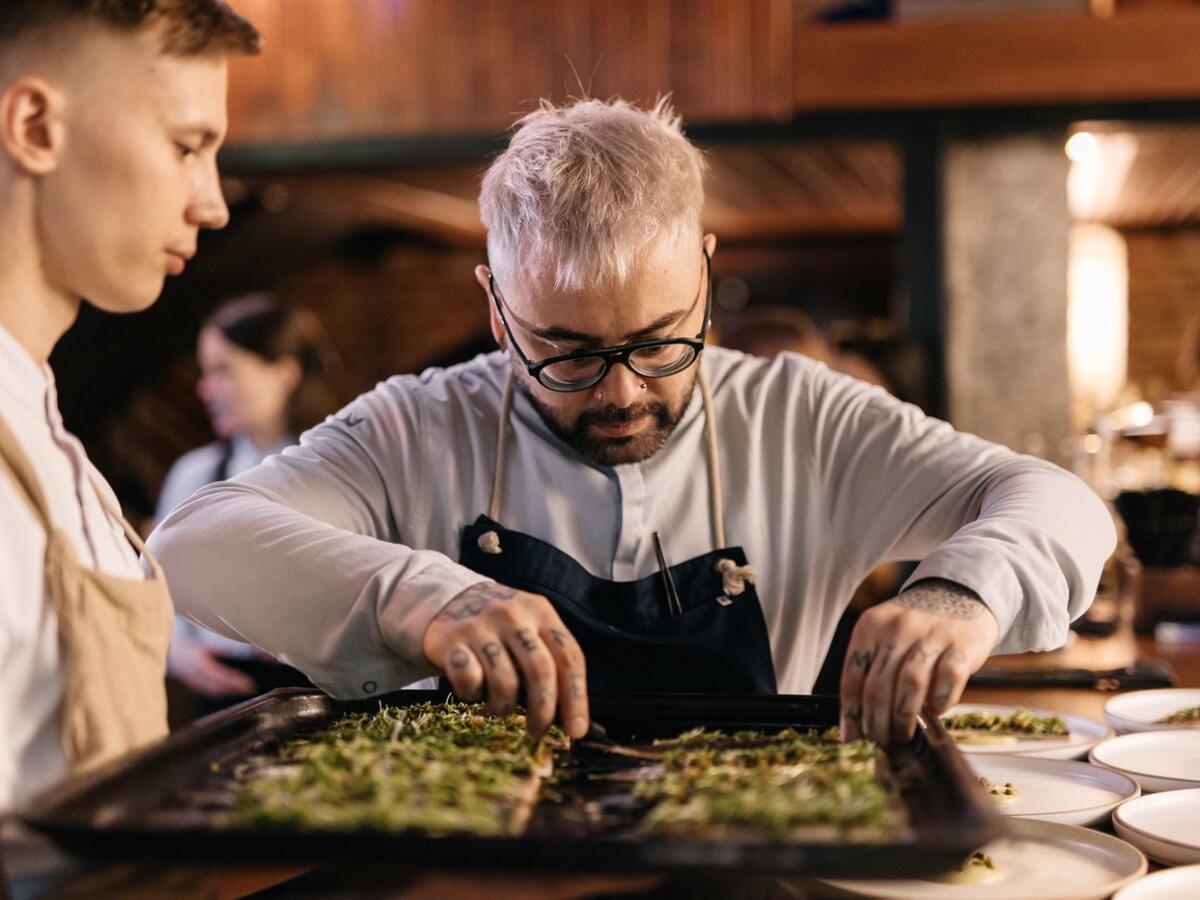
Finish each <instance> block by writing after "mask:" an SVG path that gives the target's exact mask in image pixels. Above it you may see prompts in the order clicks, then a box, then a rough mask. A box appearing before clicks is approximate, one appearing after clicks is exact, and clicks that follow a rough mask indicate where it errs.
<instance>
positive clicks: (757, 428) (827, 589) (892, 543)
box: [150, 347, 1116, 697]
mask: <svg viewBox="0 0 1200 900" xmlns="http://www.w3.org/2000/svg"><path fill="white" fill-rule="evenodd" d="M701 364H702V365H703V366H704V367H705V372H706V373H707V375H708V378H709V381H710V384H711V386H712V393H713V401H714V408H715V416H716V432H717V437H718V442H719V444H720V467H721V468H720V471H721V480H722V484H723V488H724V515H725V526H726V533H727V536H728V537H727V539H728V541H729V543H730V544H739V545H741V546H743V547H744V548H745V551H746V554H747V556H748V558H749V561H750V562H751V563H752V564H753V566H754V567H755V570H756V571H757V574H758V580H757V589H758V594H759V597H760V600H761V603H762V607H763V613H764V615H765V618H766V624H767V631H768V634H769V637H770V643H771V651H772V656H773V660H774V666H775V674H776V679H777V683H778V686H779V690H780V691H781V692H799V693H803V692H807V691H809V690H810V689H811V687H812V684H813V681H814V680H815V678H816V675H817V673H818V671H819V669H820V667H821V663H822V661H823V659H824V656H825V654H826V650H827V647H828V645H829V642H830V640H831V638H832V635H833V632H834V628H835V627H836V624H837V621H838V618H839V616H840V615H841V613H842V611H843V609H844V608H845V606H846V604H847V602H848V600H849V598H850V596H851V594H852V592H853V590H854V588H855V586H856V585H857V584H858V583H859V582H860V581H861V580H862V578H863V577H864V576H865V575H866V574H867V573H868V572H869V571H870V570H871V569H872V568H873V567H874V566H875V565H876V564H877V563H879V562H880V561H882V560H888V559H911V560H921V563H920V565H919V566H918V567H917V569H916V571H915V572H914V574H913V575H912V577H911V578H910V583H911V582H912V581H915V580H919V579H923V578H930V577H938V578H945V579H949V580H951V581H955V582H958V583H959V584H962V585H965V586H966V587H968V588H970V589H972V590H973V591H975V592H976V593H978V594H979V596H980V597H981V598H982V599H983V602H984V603H985V604H986V605H987V606H988V608H989V609H990V610H991V611H992V612H993V613H994V614H995V616H996V619H997V621H998V622H999V626H1000V642H999V645H998V647H997V650H998V651H1000V652H1010V651H1019V650H1045V649H1050V648H1054V647H1058V646H1060V645H1061V644H1062V643H1063V642H1064V640H1065V638H1066V634H1067V625H1068V622H1069V621H1070V620H1071V619H1073V618H1075V617H1077V616H1079V615H1080V614H1081V613H1082V612H1083V611H1084V610H1085V609H1086V608H1087V606H1088V605H1089V603H1090V602H1091V599H1092V597H1093V596H1094V593H1095V588H1096V584H1097V582H1098V579H1099V575H1100V570H1101V567H1102V565H1103V563H1104V560H1105V559H1106V557H1107V556H1108V554H1109V553H1110V552H1111V551H1112V549H1113V547H1114V545H1115V541H1116V536H1115V531H1114V528H1113V524H1112V522H1111V520H1110V518H1109V516H1108V513H1107V512H1106V510H1105V508H1104V506H1103V505H1102V504H1101V502H1100V500H1099V499H1098V498H1097V497H1096V496H1095V495H1094V494H1092V493H1091V492H1090V491H1089V490H1088V489H1087V488H1086V487H1085V486H1084V485H1083V484H1082V483H1081V482H1080V481H1079V480H1077V479H1076V478H1075V477H1074V476H1072V475H1070V474H1068V473H1067V472H1064V471H1063V470H1061V469H1059V468H1057V467H1055V466H1053V465H1050V464H1048V463H1046V462H1043V461H1040V460H1037V459H1033V458H1030V457H1026V456H1019V455H1017V454H1015V453H1012V452H1011V451H1009V450H1006V449H1005V448H1003V447H1000V446H997V445H995V444H991V443H988V442H986V441H983V440H981V439H979V438H977V437H973V436H971V435H967V434H961V433H958V432H955V431H954V430H953V429H952V428H951V427H950V426H949V425H947V424H946V423H944V422H940V421H937V420H935V419H931V418H928V417H926V416H925V415H923V414H922V413H921V411H920V410H918V409H917V408H916V407H913V406H910V405H906V404H903V403H901V402H900V401H898V400H896V399H895V398H893V397H892V396H890V395H889V394H887V393H886V392H884V391H883V390H880V389H879V388H876V387H872V386H870V385H867V384H864V383H862V382H859V381H856V380H854V379H852V378H849V377H846V376H843V375H838V374H835V373H833V372H831V371H830V370H829V369H827V368H826V367H825V366H824V365H822V364H819V363H816V362H814V361H812V360H810V359H808V358H806V357H802V356H799V355H795V354H787V353H785V354H782V355H781V356H779V357H777V358H776V359H775V360H773V361H771V360H766V359H760V358H756V357H749V356H745V355H743V354H741V353H738V352H735V351H730V350H723V349H719V348H711V347H710V348H708V349H706V350H705V351H704V354H703V356H702V363H701ZM508 372H509V363H508V361H507V360H506V358H505V357H504V356H503V354H501V353H492V354H490V355H486V356H480V357H477V358H476V359H474V360H473V361H471V362H468V363H464V364H462V365H459V366H455V367H453V368H450V369H445V370H443V369H431V370H428V371H426V372H424V373H423V374H421V375H419V376H397V377H394V378H392V379H390V380H388V381H386V382H383V383H381V384H380V385H378V386H377V387H376V388H375V389H374V390H373V391H370V392H368V393H366V394H363V395H362V396H360V397H359V398H358V399H357V400H355V401H354V402H353V403H351V404H350V405H349V406H347V407H346V408H345V409H344V410H343V411H342V412H341V413H340V414H338V415H337V416H335V417H330V418H329V419H328V420H327V421H326V422H325V423H324V424H322V425H320V426H318V427H316V428H314V429H312V430H311V431H309V432H307V433H305V434H304V435H303V436H302V438H301V441H300V445H299V446H298V447H293V448H289V449H288V450H286V451H284V452H283V453H282V454H280V455H279V456H275V457H272V458H271V459H269V460H268V461H267V462H266V463H264V464H263V465H261V466H259V467H258V468H256V469H253V470H251V471H250V472H248V473H246V474H243V475H241V476H239V477H237V478H235V479H233V481H231V482H226V483H223V484H220V485H213V486H211V487H208V488H205V489H203V490H201V491H199V492H198V493H197V494H195V495H194V496H193V497H192V498H191V499H189V500H187V501H186V502H184V503H183V504H182V505H181V506H180V507H179V508H177V509H176V510H175V511H174V512H173V513H172V514H171V515H170V516H169V517H168V518H167V519H166V521H165V522H163V524H162V525H161V526H160V527H159V528H158V530H157V531H156V532H155V533H154V534H153V535H152V536H151V540H150V547H151V549H152V551H153V552H154V553H155V554H156V555H157V556H158V558H159V560H160V561H161V563H162V565H163V567H164V569H165V570H166V573H167V577H168V580H169V582H170V585H171V590H172V594H173V596H174V598H175V602H176V605H177V607H178V609H179V610H181V611H182V612H183V613H184V614H186V615H188V616H189V617H191V618H193V619H194V620H195V621H197V622H199V623H200V624H202V625H204V626H206V627H208V628H212V629H215V630H218V631H221V632H223V633H225V634H228V635H230V636H233V637H241V638H243V639H245V640H248V641H251V642H253V643H254V644H256V645H258V646H260V647H263V648H264V649H266V650H267V651H269V652H270V653H272V654H274V655H276V656H278V657H280V658H281V659H282V660H284V661H286V662H287V663H289V664H290V665H293V666H295V667H296V668H298V669H300V670H301V671H302V672H304V673H305V674H306V675H307V676H308V677H309V678H310V679H311V680H312V681H313V682H314V683H315V684H317V685H318V686H320V687H322V688H324V689H325V690H327V691H328V692H329V693H330V694H332V695H333V696H335V697H356V696H363V695H366V694H372V693H375V692H382V691H386V690H391V689H395V688H399V687H401V686H403V685H405V684H408V683H409V682H412V681H414V680H416V679H418V678H421V677H425V676H427V675H430V674H432V673H433V669H432V667H431V666H430V665H429V663H428V661H427V660H426V659H425V658H424V656H423V654H422V652H421V642H422V636H423V634H424V632H425V628H426V626H427V625H428V624H429V622H430V620H431V619H432V618H433V617H434V616H435V615H436V614H437V613H438V611H439V610H440V609H441V608H442V607H443V606H444V605H445V604H446V603H448V602H449V601H450V600H451V599H452V598H453V597H454V596H455V595H457V594H458V593H459V592H461V591H462V590H463V589H465V588H466V587H468V586H469V585H471V584H474V583H476V582H479V581H481V580H483V579H481V578H480V576H479V575H477V574H475V573H473V572H471V571H470V570H468V569H466V568H464V567H462V566H460V565H458V563H457V562H456V560H457V558H458V548H459V533H460V531H461V530H462V528H463V526H464V525H467V524H469V523H470V522H472V521H474V519H475V518H476V517H477V516H478V515H479V514H481V513H485V512H486V511H487V506H488V500H489V496H490V492H491V484H492V472H493V464H494V461H495V456H496V438H497V418H498V415H499V411H500V407H501V400H502V396H503V390H504V385H505V381H506V379H507V377H508ZM703 416H704V413H703V408H702V404H701V402H700V397H699V391H698V390H697V391H695V392H694V396H693V397H692V399H691V402H690V404H689V405H688V407H687V409H686V411H685V413H684V416H683V418H682V420H681V421H680V423H679V426H678V427H677V428H676V429H675V431H674V432H673V433H672V434H671V436H670V438H669V439H668V440H667V442H666V444H665V445H664V447H663V448H662V449H661V450H660V451H659V452H658V453H657V454H655V455H654V456H652V457H651V458H650V459H647V460H645V461H644V462H641V463H633V464H628V465H619V466H612V467H610V466H603V465H597V464H594V463H591V462H588V461H586V460H585V459H583V458H582V457H581V456H579V455H578V454H577V453H575V452H574V451H573V450H571V449H570V448H569V447H567V446H566V445H565V444H564V443H563V442H561V441H560V440H559V439H558V438H556V437H555V436H554V435H553V434H552V433H551V432H550V431H549V430H548V429H547V428H546V426H545V424H544V423H543V422H542V420H541V418H540V417H539V415H538V413H537V412H536V410H535V409H534V408H533V406H532V404H531V403H530V402H529V399H528V398H527V397H526V396H524V395H523V394H522V393H521V392H520V391H518V392H517V396H516V400H515V403H514V406H513V411H512V419H511V423H510V426H509V427H510V431H509V447H508V459H509V461H508V465H507V471H506V472H505V473H504V479H505V481H504V485H505V490H504V502H503V508H502V510H501V514H500V520H501V522H502V524H503V525H504V526H505V527H507V528H510V529H515V530H518V531H521V532H524V533H527V534H529V535H532V536H533V537H536V538H540V539H542V540H544V541H547V542H549V543H551V544H553V545H555V546H556V547H558V548H559V549H561V550H563V551H564V552H566V553H568V554H570V555H571V556H572V557H574V558H575V559H576V560H578V561H579V562H580V564H581V565H583V566H584V568H586V569H587V570H588V571H589V572H591V573H592V574H593V575H596V576H598V577H601V578H605V579H611V580H616V581H627V580H634V579H637V578H641V577H643V576H645V575H648V574H651V573H653V572H655V571H657V561H656V558H655V553H654V548H653V544H652V539H651V535H652V533H653V532H655V531H657V532H659V534H660V535H661V536H662V538H663V540H664V543H665V549H666V553H667V556H668V559H669V561H670V562H672V563H676V562H682V561H684V560H686V559H689V558H691V557H694V556H698V555H700V554H703V553H707V552H708V551H710V550H712V549H713V535H712V529H711V526H710V516H709V512H710V500H709V491H708V484H707V476H706V468H705V448H704V427H703V426H704V419H703Z"/></svg>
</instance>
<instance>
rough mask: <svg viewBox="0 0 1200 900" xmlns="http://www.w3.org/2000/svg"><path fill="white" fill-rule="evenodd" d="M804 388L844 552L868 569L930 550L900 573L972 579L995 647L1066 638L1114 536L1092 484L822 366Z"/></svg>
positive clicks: (857, 567)
mask: <svg viewBox="0 0 1200 900" xmlns="http://www.w3.org/2000/svg"><path fill="white" fill-rule="evenodd" d="M808 393H809V397H808V402H809V404H811V405H810V410H811V431H810V437H811V440H812V442H813V448H812V452H813V456H812V460H813V463H814V472H813V477H814V481H815V483H816V484H817V485H819V486H820V489H821V490H822V491H823V493H824V498H825V502H826V503H827V504H828V518H829V520H830V523H831V526H832V532H833V535H834V552H836V553H839V554H840V555H841V562H842V563H843V565H845V566H847V567H849V569H850V571H852V572H855V573H858V577H862V575H865V574H866V572H868V571H870V569H871V568H872V567H873V566H874V565H876V564H877V563H878V562H879V561H881V560H884V559H905V560H921V562H920V565H919V566H918V567H917V569H916V571H915V572H914V573H913V575H912V576H911V577H910V578H909V580H908V582H907V584H906V585H905V586H906V587H907V586H908V585H909V584H913V583H914V582H916V581H920V580H921V579H925V578H944V579H947V580H950V581H954V582H957V583H959V584H961V585H963V586H965V587H967V588H970V589H971V590H973V591H975V593H977V594H978V595H979V596H980V598H982V600H983V602H984V603H985V604H986V605H987V607H988V608H989V609H990V610H991V611H992V613H993V614H994V615H995V617H996V621H997V622H998V623H999V625H1000V639H999V642H998V643H997V645H996V648H995V651H994V652H996V653H1014V652H1020V651H1026V650H1049V649H1053V648H1056V647H1060V646H1062V644H1063V643H1064V642H1065V641H1066V637H1067V626H1068V624H1069V623H1070V621H1072V620H1073V619H1075V618H1077V617H1079V616H1080V615H1082V614H1083V612H1084V611H1085V610H1086V609H1087V608H1088V606H1089V605H1090V604H1091V602H1092V599H1093V598H1094V596H1095V592H1096V586H1097V584H1098V582H1099V579H1100V571H1101V569H1102V568H1103V565H1104V561H1105V560H1106V559H1107V558H1108V556H1109V554H1110V553H1111V552H1112V550H1113V548H1114V546H1115V545H1116V531H1115V528H1114V526H1113V522H1112V519H1111V517H1110V515H1109V513H1108V510H1107V509H1106V508H1105V506H1104V504H1103V503H1102V502H1101V501H1100V499H1099V498H1098V497H1097V496H1096V495H1095V494H1094V493H1092V491H1091V490H1089V489H1088V488H1087V487H1086V486H1085V485H1084V484H1083V483H1082V482H1081V481H1080V480H1079V479H1077V478H1075V477H1074V476H1073V475H1071V474H1070V473H1068V472H1066V471H1064V470H1063V469H1061V468H1059V467H1057V466H1054V465H1052V464H1050V463H1048V462H1045V461H1042V460H1039V459H1035V458H1032V457H1029V456H1023V455H1019V454H1016V453H1013V452H1011V451H1009V450H1007V449H1005V448H1004V447H1001V446H999V445H997V444H992V443H990V442H988V441H985V440H983V439H981V438H978V437H975V436H973V435H969V434H963V433H961V432H957V431H955V430H954V429H952V428H951V427H950V426H949V425H948V424H946V423H945V422H942V421H939V420H937V419H933V418H929V417H927V416H925V415H924V414H923V413H922V412H921V411H920V410H919V409H917V408H916V407H915V406H911V405H909V404H905V403H901V402H900V401H899V400H897V399H895V398H894V397H892V396H891V395H889V394H888V393H887V392H885V391H883V390H882V389H880V388H876V387H872V386H870V385H867V384H865V383H863V382H860V381H856V380H854V379H852V378H848V377H846V376H842V375H836V374H834V373H832V372H829V371H828V370H827V369H824V368H823V367H821V368H818V369H815V370H814V374H813V376H812V377H811V379H810V380H809V384H808Z"/></svg>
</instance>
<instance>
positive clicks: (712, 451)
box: [488, 367, 725, 548]
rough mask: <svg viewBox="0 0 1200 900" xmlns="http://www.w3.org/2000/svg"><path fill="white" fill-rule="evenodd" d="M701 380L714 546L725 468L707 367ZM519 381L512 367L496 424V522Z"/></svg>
mask: <svg viewBox="0 0 1200 900" xmlns="http://www.w3.org/2000/svg"><path fill="white" fill-rule="evenodd" d="M696 380H697V381H698V382H699V383H700V399H701V400H702V401H703V403H704V442H705V447H706V450H707V453H706V456H707V459H708V499H709V504H708V505H709V511H710V513H711V514H712V531H713V541H714V542H715V543H714V546H715V547H717V548H721V547H724V546H725V519H724V513H723V511H722V509H721V471H720V468H721V467H720V465H719V463H720V456H719V454H718V450H717V428H716V414H715V413H714V412H713V402H712V391H711V390H709V387H708V378H707V377H706V376H705V374H704V369H703V367H701V368H700V371H699V373H698V375H697V377H696ZM515 385H516V375H515V374H514V373H513V372H512V371H511V370H510V371H509V373H508V381H507V383H506V384H505V385H504V400H503V401H502V402H501V404H500V420H499V423H498V424H497V426H496V431H497V433H496V470H495V472H493V473H492V500H491V503H490V504H489V505H488V517H489V518H490V519H491V520H492V521H493V522H499V521H500V502H501V500H502V498H503V494H504V469H505V463H506V461H507V458H508V420H509V417H510V415H511V414H512V405H513V392H514V387H515Z"/></svg>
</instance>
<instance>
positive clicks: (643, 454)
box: [517, 366, 696, 466]
mask: <svg viewBox="0 0 1200 900" xmlns="http://www.w3.org/2000/svg"><path fill="white" fill-rule="evenodd" d="M522 368H523V367H522ZM522 376H524V377H522ZM526 377H528V376H526V375H525V373H524V372H519V373H518V377H517V382H518V384H519V385H520V387H521V390H523V391H524V392H525V396H527V397H528V398H529V401H530V402H531V403H532V404H533V408H534V409H536V410H537V411H538V415H540V416H541V417H542V421H543V422H545V423H546V427H547V428H549V429H550V431H551V432H553V433H554V435H555V436H556V437H558V438H559V439H560V440H561V441H562V442H563V443H565V444H566V445H567V446H569V447H570V448H571V449H572V450H574V451H575V452H576V453H579V454H580V455H581V456H583V457H584V458H585V459H588V460H590V461H591V462H594V463H598V464H599V465H602V466H620V465H626V464H628V463H639V462H643V461H645V460H647V459H649V458H650V457H651V456H653V455H654V454H655V453H657V452H658V451H659V450H661V449H662V448H663V445H664V444H665V443H666V442H667V438H669V437H670V436H671V432H673V431H674V430H675V427H676V426H677V425H678V424H679V421H680V420H681V419H682V418H683V413H684V411H685V410H686V409H687V406H688V401H689V400H690V399H691V397H692V391H693V390H694V389H695V386H696V368H695V366H693V367H692V368H690V369H688V370H687V373H686V374H685V375H684V377H686V378H687V379H688V385H687V387H686V388H685V389H684V390H683V391H682V392H681V393H680V395H679V401H678V404H677V405H676V406H675V407H672V406H669V405H668V404H666V403H663V402H662V401H660V400H642V401H640V402H638V403H634V404H632V405H631V406H627V407H625V408H624V409H621V408H620V407H617V406H611V405H609V406H602V407H599V408H597V409H589V410H585V411H584V412H582V413H580V414H579V415H578V416H576V417H575V418H574V419H573V420H571V419H567V418H566V417H564V416H563V415H562V413H560V412H558V411H557V410H554V409H552V408H551V407H549V406H546V405H545V404H544V403H542V402H541V400H540V399H539V398H538V397H537V395H536V394H534V392H533V391H532V390H530V388H529V385H528V383H527V382H526V380H525V379H526ZM643 416H649V417H650V424H649V425H647V426H645V427H643V428H642V430H641V431H639V432H638V433H637V434H634V435H630V436H629V437H619V438H606V437H599V436H597V435H595V434H594V433H593V432H592V431H591V426H592V425H622V424H625V423H626V422H632V421H634V420H636V419H640V418H642V417H643Z"/></svg>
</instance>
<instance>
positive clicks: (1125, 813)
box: [1113, 789, 1200, 897]
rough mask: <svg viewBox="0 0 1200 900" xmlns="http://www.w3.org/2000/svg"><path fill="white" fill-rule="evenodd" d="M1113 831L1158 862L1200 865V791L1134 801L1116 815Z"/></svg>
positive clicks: (1176, 864)
mask: <svg viewBox="0 0 1200 900" xmlns="http://www.w3.org/2000/svg"><path fill="white" fill-rule="evenodd" d="M1113 828H1115V829H1116V831H1117V834H1119V835H1120V836H1121V837H1122V838H1124V839H1125V840H1127V841H1129V843H1131V844H1133V845H1134V846H1135V847H1137V848H1138V849H1139V850H1141V851H1142V852H1143V853H1145V854H1146V855H1147V856H1149V857H1150V858H1151V859H1153V860H1154V861H1155V862H1160V863H1162V864H1163V865H1166V866H1182V865H1187V864H1189V863H1200V789H1195V790H1188V791H1165V792H1163V793H1160V794H1147V795H1146V796H1145V797H1139V798H1137V799H1136V800H1130V801H1129V802H1128V803H1125V804H1122V805H1121V806H1119V807H1117V810H1116V812H1114V813H1113ZM1196 896H1198V897H1200V893H1198V894H1196Z"/></svg>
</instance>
